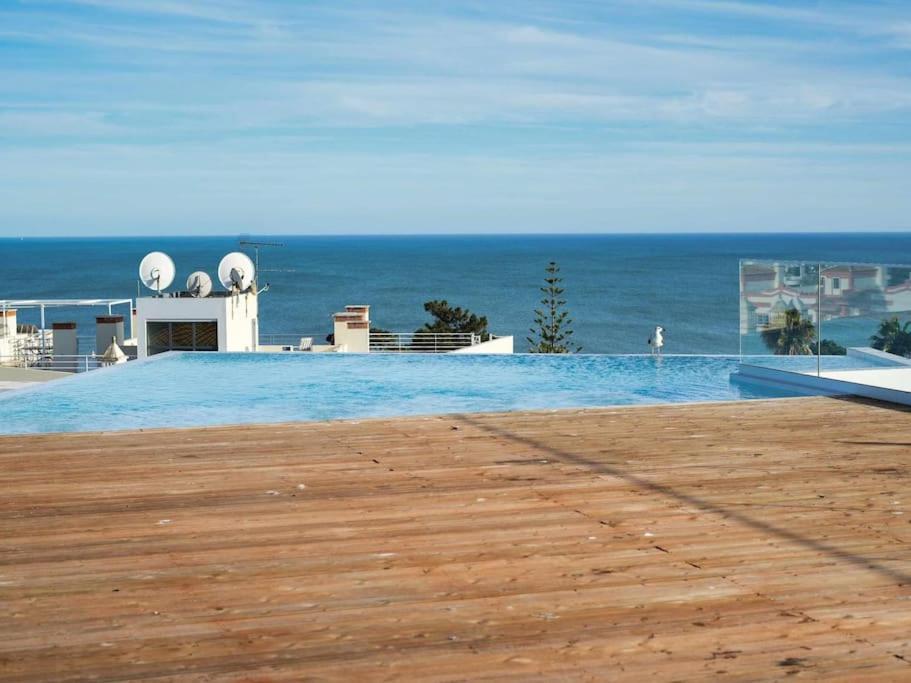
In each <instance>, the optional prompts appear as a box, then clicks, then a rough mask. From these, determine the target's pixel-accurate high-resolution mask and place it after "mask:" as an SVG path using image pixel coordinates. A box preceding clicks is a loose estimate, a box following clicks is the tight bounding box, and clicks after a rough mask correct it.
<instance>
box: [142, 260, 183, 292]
mask: <svg viewBox="0 0 911 683" xmlns="http://www.w3.org/2000/svg"><path fill="white" fill-rule="evenodd" d="M176 272H177V269H176V268H174V261H172V260H171V257H170V256H168V255H167V254H165V253H164V252H163V251H153V252H151V253H149V254H146V255H145V257H143V259H142V261H140V263H139V279H140V280H142V284H144V285H145V286H146V287H148V288H149V289H153V290H155V291H156V292H161V290H163V289H167V288H168V287H169V286H170V285H171V283H172V282H174V274H175V273H176Z"/></svg>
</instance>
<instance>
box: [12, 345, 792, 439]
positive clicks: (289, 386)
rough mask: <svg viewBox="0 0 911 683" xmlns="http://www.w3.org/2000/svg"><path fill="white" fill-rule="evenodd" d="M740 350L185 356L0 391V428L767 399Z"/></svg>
mask: <svg viewBox="0 0 911 683" xmlns="http://www.w3.org/2000/svg"><path fill="white" fill-rule="evenodd" d="M737 365H738V359H737V358H736V357H728V356H725V357H717V356H715V357H712V356H666V357H664V358H653V357H648V356H644V357H643V356H603V355H577V356H563V357H559V356H538V355H514V356H458V355H455V356H449V355H439V356H430V355H426V356H423V355H414V354H412V355H407V354H403V355H394V354H388V355H387V354H373V355H354V354H352V355H345V354H203V353H197V354H190V353H186V354H180V353H171V354H165V355H162V356H158V357H156V358H153V359H151V360H149V361H145V362H133V363H129V364H127V365H124V366H119V367H114V368H108V369H104V370H97V371H93V372H90V373H86V374H82V375H78V376H74V377H72V378H67V379H63V380H60V381H55V382H49V383H46V384H43V385H41V386H39V387H36V388H29V389H25V390H20V391H15V392H8V393H6V394H0V433H5V434H16V433H34V432H71V431H96V430H116V429H139V428H153V427H190V426H203V425H218V424H235V423H256V422H286V421H297V420H327V419H338V418H366V417H390V416H398V415H425V414H442V413H457V412H484V411H508V410H522V409H552V408H568V407H586V406H607V405H634V404H648V403H677V402H690V401H718V400H739V399H751V398H768V397H772V396H783V395H786V394H783V393H780V392H772V391H771V390H768V389H764V388H760V387H754V386H750V385H747V384H741V383H734V382H731V380H730V378H729V377H730V373H731V372H733V371H734V370H736V369H737Z"/></svg>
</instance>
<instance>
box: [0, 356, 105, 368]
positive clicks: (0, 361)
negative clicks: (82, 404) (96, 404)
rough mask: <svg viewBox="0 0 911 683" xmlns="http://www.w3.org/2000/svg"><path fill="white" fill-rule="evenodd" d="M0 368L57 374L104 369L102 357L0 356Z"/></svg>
mask: <svg viewBox="0 0 911 683" xmlns="http://www.w3.org/2000/svg"><path fill="white" fill-rule="evenodd" d="M0 367H8V368H9V367H14V368H30V369H32V370H56V371H57V372H88V371H89V370H96V369H98V368H100V367H102V363H101V356H96V355H85V354H81V355H78V356H62V355H58V356H51V355H44V356H42V355H37V356H36V355H32V356H23V355H17V356H0Z"/></svg>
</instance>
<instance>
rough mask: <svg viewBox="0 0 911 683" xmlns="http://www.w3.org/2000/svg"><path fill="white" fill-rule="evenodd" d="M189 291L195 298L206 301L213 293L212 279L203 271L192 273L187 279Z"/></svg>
mask: <svg viewBox="0 0 911 683" xmlns="http://www.w3.org/2000/svg"><path fill="white" fill-rule="evenodd" d="M187 291H188V292H189V293H190V294H192V295H193V296H195V297H199V298H200V299H205V298H206V297H207V296H209V295H210V294H211V293H212V278H210V277H209V274H208V273H205V272H203V271H201V270H197V271H196V272H195V273H191V274H190V277H188V278H187Z"/></svg>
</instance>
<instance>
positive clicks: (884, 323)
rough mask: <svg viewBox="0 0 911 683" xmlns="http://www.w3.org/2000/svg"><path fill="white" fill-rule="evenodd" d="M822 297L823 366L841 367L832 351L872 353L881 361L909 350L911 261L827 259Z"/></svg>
mask: <svg viewBox="0 0 911 683" xmlns="http://www.w3.org/2000/svg"><path fill="white" fill-rule="evenodd" d="M820 299H821V310H822V323H821V328H820V337H821V340H822V354H823V355H822V358H821V369H822V371H823V372H825V371H835V370H839V369H843V365H844V364H843V363H839V362H837V359H836V358H835V357H834V356H836V355H846V354H847V355H849V356H852V357H855V358H860V357H866V358H867V359H873V358H875V359H877V360H878V361H879V362H880V364H882V365H888V364H891V363H900V362H901V358H900V357H901V356H911V323H909V321H911V267H908V266H890V265H876V264H838V263H836V264H827V265H826V266H825V267H824V268H823V271H822V288H821V295H820ZM865 349H873V350H875V351H885V352H886V353H889V354H891V355H890V356H886V355H881V354H879V355H878V354H873V353H870V352H869V351H865Z"/></svg>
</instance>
